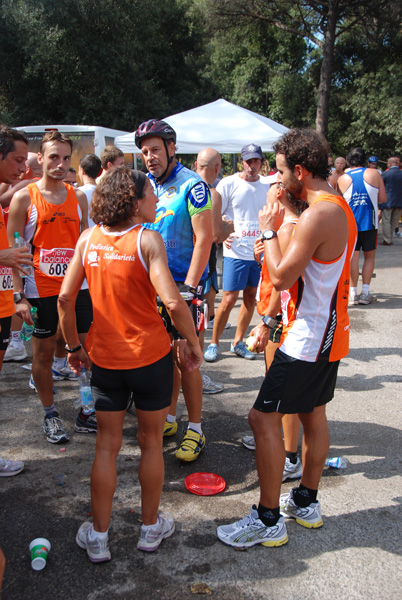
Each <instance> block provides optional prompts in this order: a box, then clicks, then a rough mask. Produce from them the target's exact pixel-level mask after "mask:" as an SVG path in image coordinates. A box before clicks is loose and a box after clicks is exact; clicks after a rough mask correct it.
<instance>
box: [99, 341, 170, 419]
mask: <svg viewBox="0 0 402 600" xmlns="http://www.w3.org/2000/svg"><path fill="white" fill-rule="evenodd" d="M91 388H92V396H93V399H94V402H95V409H96V410H101V411H105V412H115V411H122V410H126V408H127V405H128V402H129V400H130V398H131V394H132V397H133V400H134V405H135V407H136V408H138V409H139V410H146V411H155V410H162V409H163V408H166V407H168V406H170V404H171V402H172V392H173V356H172V352H171V351H169V353H168V354H166V356H164V357H163V358H161V359H160V360H158V361H156V362H154V363H152V364H150V365H147V366H146V367H139V368H138V369H122V370H115V369H104V368H103V367H98V366H97V365H95V364H93V365H92V372H91Z"/></svg>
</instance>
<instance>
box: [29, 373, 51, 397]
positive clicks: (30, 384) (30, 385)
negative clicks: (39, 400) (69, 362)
mask: <svg viewBox="0 0 402 600" xmlns="http://www.w3.org/2000/svg"><path fill="white" fill-rule="evenodd" d="M28 385H29V387H30V388H31V390H33V391H34V392H36V393H38V390H37V389H36V385H35V382H34V378H33V375H32V374H31V377H30V378H29V383H28ZM55 393H56V388H55V387H53V394H55Z"/></svg>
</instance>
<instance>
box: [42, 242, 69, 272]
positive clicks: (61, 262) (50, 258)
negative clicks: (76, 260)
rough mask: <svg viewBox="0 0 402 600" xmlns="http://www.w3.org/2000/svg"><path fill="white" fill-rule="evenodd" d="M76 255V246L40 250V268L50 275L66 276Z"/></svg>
mask: <svg viewBox="0 0 402 600" xmlns="http://www.w3.org/2000/svg"><path fill="white" fill-rule="evenodd" d="M73 256H74V248H52V250H44V249H43V248H42V249H41V251H40V255H39V269H40V270H41V271H42V273H44V274H45V275H48V276H50V277H64V275H65V274H66V271H67V267H68V265H69V264H70V261H71V259H72V258H73Z"/></svg>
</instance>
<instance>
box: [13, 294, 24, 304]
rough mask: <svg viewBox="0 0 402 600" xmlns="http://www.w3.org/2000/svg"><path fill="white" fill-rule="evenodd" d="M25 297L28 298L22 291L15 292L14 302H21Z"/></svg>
mask: <svg viewBox="0 0 402 600" xmlns="http://www.w3.org/2000/svg"><path fill="white" fill-rule="evenodd" d="M24 298H26V296H25V294H23V293H22V292H14V304H18V302H21V300H24Z"/></svg>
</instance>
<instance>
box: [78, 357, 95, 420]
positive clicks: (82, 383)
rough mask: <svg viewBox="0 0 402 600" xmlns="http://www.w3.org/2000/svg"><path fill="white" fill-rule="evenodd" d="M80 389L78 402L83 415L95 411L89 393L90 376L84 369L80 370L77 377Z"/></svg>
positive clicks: (90, 393)
mask: <svg viewBox="0 0 402 600" xmlns="http://www.w3.org/2000/svg"><path fill="white" fill-rule="evenodd" d="M78 385H79V387H80V402H81V408H82V410H83V411H84V413H87V414H88V413H91V412H93V411H94V410H95V403H94V399H93V397H92V392H91V376H90V373H89V371H87V370H86V368H85V367H83V368H82V369H81V372H80V374H79V377H78Z"/></svg>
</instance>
